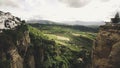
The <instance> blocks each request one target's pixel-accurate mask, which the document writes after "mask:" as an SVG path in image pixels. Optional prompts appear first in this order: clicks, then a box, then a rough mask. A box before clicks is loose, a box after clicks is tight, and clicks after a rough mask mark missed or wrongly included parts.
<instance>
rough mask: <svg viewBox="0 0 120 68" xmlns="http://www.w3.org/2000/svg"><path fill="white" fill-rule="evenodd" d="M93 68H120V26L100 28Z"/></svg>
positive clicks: (95, 45)
mask: <svg viewBox="0 0 120 68" xmlns="http://www.w3.org/2000/svg"><path fill="white" fill-rule="evenodd" d="M92 68H120V25H118V24H116V25H111V26H107V25H104V26H100V31H99V33H98V36H97V38H96V40H95V43H94V49H93V65H92Z"/></svg>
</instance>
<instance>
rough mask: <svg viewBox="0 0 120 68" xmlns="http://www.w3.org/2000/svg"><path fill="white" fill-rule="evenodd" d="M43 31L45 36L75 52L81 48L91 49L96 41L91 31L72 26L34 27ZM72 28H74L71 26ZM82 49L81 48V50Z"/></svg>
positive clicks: (94, 34)
mask: <svg viewBox="0 0 120 68" xmlns="http://www.w3.org/2000/svg"><path fill="white" fill-rule="evenodd" d="M32 26H34V27H36V28H38V29H39V30H41V31H42V32H43V33H44V35H47V36H48V37H49V38H50V39H53V40H55V41H56V42H57V43H58V44H62V45H63V46H68V47H69V48H70V49H73V50H80V48H81V47H87V48H89V49H90V48H91V46H92V41H93V40H94V39H95V36H96V33H94V32H90V31H85V30H83V31H81V30H78V29H73V28H70V26H69V27H68V26H61V25H45V24H44V25H41V24H39V25H36V24H34V25H32ZM71 27H72V26H71ZM79 47H80V48H79Z"/></svg>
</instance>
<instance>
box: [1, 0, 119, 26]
mask: <svg viewBox="0 0 120 68" xmlns="http://www.w3.org/2000/svg"><path fill="white" fill-rule="evenodd" d="M119 3H120V0H0V10H1V11H4V12H11V13H12V15H15V16H18V17H20V18H22V19H25V20H30V19H35V20H50V21H55V22H62V21H85V22H90V23H87V24H96V23H94V22H101V21H109V20H110V18H111V17H113V16H114V15H115V13H116V12H120V4H119ZM92 22H93V23H92ZM101 24H102V23H101Z"/></svg>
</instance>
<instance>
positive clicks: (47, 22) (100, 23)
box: [27, 20, 104, 25]
mask: <svg viewBox="0 0 120 68" xmlns="http://www.w3.org/2000/svg"><path fill="white" fill-rule="evenodd" d="M27 23H40V24H63V25H103V24H104V22H102V21H101V22H84V21H64V22H54V21H49V20H28V21H27Z"/></svg>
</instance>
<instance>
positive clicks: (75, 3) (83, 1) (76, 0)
mask: <svg viewBox="0 0 120 68" xmlns="http://www.w3.org/2000/svg"><path fill="white" fill-rule="evenodd" d="M59 1H60V2H63V3H66V4H67V5H68V6H70V7H75V8H78V7H83V6H85V5H87V4H88V3H89V2H91V0H59Z"/></svg>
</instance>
